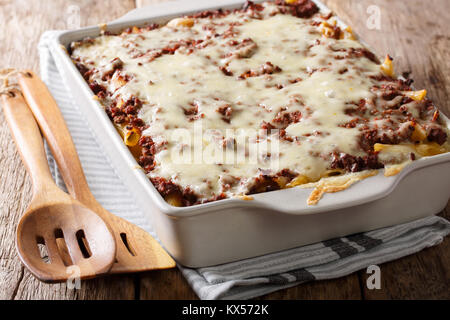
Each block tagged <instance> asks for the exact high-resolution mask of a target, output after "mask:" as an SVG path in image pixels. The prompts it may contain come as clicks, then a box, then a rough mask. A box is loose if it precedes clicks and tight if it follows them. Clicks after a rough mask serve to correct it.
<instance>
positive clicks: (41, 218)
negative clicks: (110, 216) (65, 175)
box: [2, 91, 116, 282]
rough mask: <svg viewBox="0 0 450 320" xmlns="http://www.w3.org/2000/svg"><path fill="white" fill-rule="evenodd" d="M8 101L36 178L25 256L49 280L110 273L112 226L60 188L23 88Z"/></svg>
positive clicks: (24, 233)
mask: <svg viewBox="0 0 450 320" xmlns="http://www.w3.org/2000/svg"><path fill="white" fill-rule="evenodd" d="M2 105H3V110H4V113H5V117H6V120H7V121H8V123H9V126H10V129H11V132H12V135H13V137H14V140H15V141H16V145H17V147H18V149H19V151H20V154H21V156H22V160H23V162H24V164H25V166H26V168H27V170H28V172H29V173H30V175H31V179H32V181H33V198H32V200H31V203H30V205H29V207H28V209H27V211H26V212H25V214H24V216H23V217H22V218H21V220H20V222H19V225H18V227H17V235H16V246H17V251H18V253H19V257H20V259H21V260H22V262H23V263H24V265H25V266H26V267H27V268H28V269H29V270H30V271H31V272H32V273H33V274H34V275H35V276H36V277H37V278H38V279H40V280H42V281H45V282H62V281H66V280H67V279H68V278H70V277H71V276H72V275H73V276H75V277H79V278H80V279H88V278H93V277H96V276H98V275H102V274H105V273H107V272H108V271H109V270H110V269H111V267H112V265H113V263H114V259H115V253H116V243H115V239H114V236H113V234H112V232H111V230H110V229H109V227H108V226H107V224H106V223H105V222H104V221H103V220H102V219H101V218H100V217H99V216H98V215H97V214H96V213H95V212H94V211H92V210H90V209H88V208H86V207H85V206H84V205H82V204H81V203H80V202H78V201H77V200H75V199H73V198H72V197H70V196H69V195H68V194H66V193H65V192H63V191H62V190H61V189H59V188H58V187H57V186H56V184H55V182H54V181H53V178H52V175H51V173H50V170H49V168H48V162H47V157H46V155H45V151H44V144H43V141H42V136H41V134H40V132H39V128H38V126H37V124H36V122H35V120H34V118H33V114H32V113H31V111H30V110H29V108H28V106H27V104H26V102H25V100H24V99H23V97H22V95H21V94H20V92H18V91H10V92H9V94H3V95H2ZM39 246H41V247H45V249H46V251H47V254H48V258H49V261H48V259H47V257H43V256H41V251H40V250H43V249H40V248H39ZM44 260H46V261H44ZM71 266H76V267H78V269H75V268H73V267H72V268H69V267H71Z"/></svg>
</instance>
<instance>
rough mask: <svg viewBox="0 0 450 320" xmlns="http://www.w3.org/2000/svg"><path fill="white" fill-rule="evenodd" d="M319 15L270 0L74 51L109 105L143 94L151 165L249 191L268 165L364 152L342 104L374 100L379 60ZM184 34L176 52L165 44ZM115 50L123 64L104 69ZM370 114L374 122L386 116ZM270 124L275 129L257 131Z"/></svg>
mask: <svg viewBox="0 0 450 320" xmlns="http://www.w3.org/2000/svg"><path fill="white" fill-rule="evenodd" d="M255 14H256V17H255ZM323 19H324V18H322V17H321V16H320V14H316V15H314V16H313V17H312V18H309V19H303V18H298V17H295V16H292V15H289V14H281V13H280V12H279V8H278V7H277V6H276V5H275V4H273V3H264V4H263V10H261V11H257V12H256V13H255V10H247V11H237V12H232V13H230V14H227V15H224V16H220V17H216V18H214V19H210V18H190V20H189V21H184V22H182V21H183V19H179V20H177V21H173V22H172V23H169V24H168V25H166V26H162V27H160V28H157V29H155V30H151V31H142V30H139V32H136V33H123V34H121V35H103V36H101V37H98V38H96V39H93V40H91V41H89V42H85V43H80V44H76V45H74V49H73V52H72V58H73V59H75V60H76V61H78V62H81V63H83V65H85V66H87V67H88V68H89V69H91V70H92V71H93V72H91V75H90V80H91V81H96V82H97V83H99V84H102V85H103V86H105V87H106V90H107V92H108V96H107V97H106V98H105V99H104V101H103V103H104V104H105V105H108V104H114V103H116V102H117V101H118V100H120V99H121V100H123V101H126V100H127V99H129V98H130V97H132V96H134V97H137V98H139V99H140V101H142V107H141V108H140V109H139V113H138V118H140V119H142V120H143V121H144V123H145V124H146V129H145V130H144V131H143V132H142V135H143V136H150V137H152V139H153V141H154V142H155V143H156V145H158V148H157V152H156V154H155V168H154V169H153V170H151V171H150V172H148V176H149V177H150V178H154V177H162V178H164V179H166V180H168V181H172V182H173V183H176V184H177V185H179V186H181V187H182V188H184V189H186V188H187V189H189V190H191V191H193V192H194V193H195V194H196V195H197V196H198V198H199V202H202V201H207V200H208V199H212V198H214V197H215V196H218V195H219V194H222V195H223V194H224V195H225V196H226V197H230V196H236V195H238V194H246V193H248V192H249V191H250V190H251V188H252V187H253V186H254V184H255V181H257V179H258V177H260V176H261V175H262V174H263V175H269V176H273V175H276V174H277V173H278V172H280V171H281V170H282V169H289V170H290V171H291V172H293V173H295V174H298V175H302V176H305V177H307V178H308V181H317V180H319V179H320V178H321V177H323V175H324V173H325V172H326V171H327V170H328V169H330V167H331V161H332V157H331V154H333V153H344V154H350V155H352V156H354V157H364V156H366V155H367V150H364V149H363V148H362V147H361V145H360V136H361V130H362V129H361V128H362V127H363V126H364V125H366V124H364V123H362V124H361V123H359V124H357V125H356V126H354V127H351V126H345V124H346V123H349V122H350V121H351V120H352V119H354V118H355V117H354V116H352V115H349V114H348V112H346V110H347V109H348V108H349V105H352V103H358V102H359V101H362V100H364V101H374V100H375V99H376V97H377V92H375V91H374V90H373V87H374V85H375V84H377V83H378V82H377V81H376V80H374V79H375V77H376V76H379V75H380V74H381V71H380V65H379V64H378V63H376V62H374V61H373V59H369V58H368V57H366V56H364V55H360V56H351V55H349V54H348V53H349V52H352V51H353V52H354V51H357V50H363V49H365V48H364V47H363V46H362V45H361V44H360V43H359V42H357V41H355V40H351V38H352V37H346V38H343V39H334V38H328V37H326V36H324V35H323V34H322V32H321V28H322V27H321V26H320V21H323ZM180 21H181V22H180ZM342 32H344V31H342ZM198 40H202V41H198ZM183 41H184V42H186V41H190V43H194V41H197V42H195V44H194V45H189V44H185V43H184V42H183ZM176 45H178V46H179V47H178V48H177V49H176V50H175V51H174V53H173V54H167V53H162V54H160V53H161V51H160V50H161V49H162V48H168V47H169V48H172V47H174V46H176ZM116 58H119V59H120V61H121V63H122V64H121V66H120V69H118V71H117V72H114V73H113V75H112V76H111V77H110V78H107V79H105V74H107V72H108V71H109V70H111V68H112V66H111V64H112V61H113V60H114V59H116ZM116 61H117V60H116ZM112 70H113V71H114V69H112ZM119 76H122V77H125V76H126V78H127V79H126V81H125V82H121V81H117V78H118V77H119ZM353 106H354V105H353ZM221 108H222V109H221ZM227 108H228V109H227ZM227 110H228V111H229V112H228V113H227V112H226V111H227ZM411 112H416V113H417V112H418V111H417V110H416V108H412V111H411ZM296 116H297V117H296ZM277 119H278V120H277ZM293 119H294V120H293ZM372 120H373V121H372V122H371V123H372V126H374V127H379V128H381V127H382V126H383V125H384V124H385V123H384V121H385V119H382V118H379V119H372ZM265 123H266V124H270V125H271V127H270V128H271V129H272V130H270V131H269V132H266V133H261V132H260V131H259V130H260V129H261V127H264V124H265ZM276 129H277V130H278V131H276ZM280 131H282V132H283V134H282V135H280ZM286 137H287V138H286ZM245 141H246V142H247V143H244V142H245ZM252 148H253V149H252ZM253 151H254V152H253ZM221 152H222V153H221ZM236 154H237V155H238V156H236ZM236 158H237V159H236ZM387 161H390V159H387Z"/></svg>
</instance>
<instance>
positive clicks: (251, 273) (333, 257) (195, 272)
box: [39, 31, 450, 299]
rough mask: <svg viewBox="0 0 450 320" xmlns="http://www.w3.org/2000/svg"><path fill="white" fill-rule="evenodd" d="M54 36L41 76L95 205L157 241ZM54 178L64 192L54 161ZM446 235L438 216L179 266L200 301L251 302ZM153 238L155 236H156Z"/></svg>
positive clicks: (44, 51) (43, 48)
mask: <svg viewBox="0 0 450 320" xmlns="http://www.w3.org/2000/svg"><path fill="white" fill-rule="evenodd" d="M56 34H57V32H56V31H49V32H46V33H44V34H43V35H42V38H41V41H40V43H39V53H40V63H41V76H42V79H43V80H44V81H45V82H46V83H47V85H48V87H49V89H50V91H51V93H52V94H53V96H54V97H55V99H56V101H57V102H58V105H59V107H60V109H61V111H62V113H63V115H64V118H65V120H66V122H67V125H68V127H69V130H70V132H71V134H72V137H73V140H74V141H75V144H76V147H77V150H78V154H79V156H80V159H81V162H82V165H83V168H84V171H85V173H86V177H87V180H88V183H89V186H90V187H91V189H92V192H93V193H94V195H95V197H96V198H97V200H98V201H99V202H100V203H101V204H102V205H103V206H104V207H105V208H106V209H107V210H110V211H111V212H114V213H115V214H117V215H118V216H121V217H122V218H125V219H127V220H129V221H131V222H133V223H135V224H137V225H139V226H140V227H142V228H143V229H145V230H147V231H149V232H150V233H152V234H153V236H155V234H154V233H153V231H152V227H151V225H150V224H149V221H148V220H147V219H145V218H144V215H143V214H141V212H140V211H139V208H138V207H137V206H136V204H135V201H134V200H133V195H132V194H131V193H130V192H129V191H128V190H127V188H125V186H124V185H123V183H122V181H121V180H120V179H119V178H118V176H117V174H116V172H115V171H114V169H113V168H112V166H111V165H110V162H109V160H108V157H107V156H106V155H105V154H104V153H103V151H102V146H101V145H99V144H98V143H97V142H96V140H95V137H94V136H93V135H92V133H91V132H90V131H89V130H88V129H87V128H86V122H85V121H84V120H83V115H82V114H81V113H80V112H79V110H78V108H77V106H76V105H75V104H74V103H73V100H72V98H71V94H70V92H69V91H68V90H66V88H65V86H64V83H63V80H62V78H61V77H60V75H59V73H58V67H57V65H56V64H55V62H54V60H53V58H52V54H51V52H50V50H49V48H48V43H49V41H51V40H52V39H53V37H54V36H55V35H56ZM49 162H50V165H51V167H52V171H53V173H54V176H55V179H56V181H57V183H58V185H60V186H62V187H63V185H64V184H63V182H62V180H61V177H60V176H59V174H58V171H57V168H56V165H55V162H54V160H53V159H52V158H51V156H49ZM449 233H450V223H449V222H448V221H447V220H445V219H444V218H440V217H437V216H432V217H428V218H425V219H421V220H417V221H413V222H410V223H406V224H402V225H398V226H394V227H390V228H384V229H379V230H375V231H371V232H367V233H363V234H356V235H351V236H348V237H344V238H339V239H333V240H329V241H324V242H321V243H316V244H312V245H307V246H303V247H299V248H295V249H291V250H286V251H283V252H277V253H273V254H268V255H265V256H260V257H257V258H251V259H246V260H242V261H237V262H233V263H228V264H224V265H219V266H214V267H208V268H199V269H189V268H185V267H183V266H178V267H179V269H180V270H181V272H182V273H183V275H184V276H185V277H186V279H187V281H188V282H189V284H190V285H191V286H192V288H193V289H194V290H195V292H196V293H197V295H198V296H199V297H200V298H201V299H249V298H253V297H257V296H260V295H263V294H266V293H269V292H273V291H276V290H279V289H283V288H287V287H291V286H295V285H298V284H301V283H304V282H307V281H313V280H324V279H332V278H337V277H342V276H345V275H348V274H351V273H353V272H355V271H357V270H360V269H363V268H366V267H368V266H370V265H374V264H381V263H384V262H387V261H392V260H395V259H398V258H401V257H404V256H407V255H410V254H413V253H415V252H418V251H420V250H422V249H424V248H427V247H430V246H434V245H437V244H438V243H440V242H442V240H443V238H444V237H445V236H446V235H448V234H449ZM155 237H156V236H155Z"/></svg>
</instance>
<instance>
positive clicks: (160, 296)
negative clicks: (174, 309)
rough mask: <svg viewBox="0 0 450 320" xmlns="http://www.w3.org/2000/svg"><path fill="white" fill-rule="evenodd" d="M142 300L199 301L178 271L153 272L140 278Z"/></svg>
mask: <svg viewBox="0 0 450 320" xmlns="http://www.w3.org/2000/svg"><path fill="white" fill-rule="evenodd" d="M140 288H141V289H140V299H142V300H175V299H183V300H198V297H197V295H196V294H195V293H194V291H193V290H192V288H191V287H190V286H189V284H188V283H187V281H186V279H185V278H184V277H183V275H182V274H181V272H180V271H179V270H178V269H171V270H162V271H152V272H147V273H145V274H142V275H141V277H140Z"/></svg>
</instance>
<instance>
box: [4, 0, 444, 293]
mask: <svg viewBox="0 0 450 320" xmlns="http://www.w3.org/2000/svg"><path fill="white" fill-rule="evenodd" d="M163 1H168V0H109V1H100V0H96V1H89V0H82V1H74V0H71V1H67V0H15V1H13V0H0V21H1V22H2V23H1V27H0V28H2V30H1V31H2V32H0V43H1V45H0V61H1V62H0V68H5V67H16V68H22V69H23V68H29V69H33V70H35V71H38V70H39V60H38V56H37V49H36V46H37V43H38V40H39V37H40V35H41V34H42V32H43V31H45V30H49V29H73V28H76V27H78V26H86V25H93V24H98V23H102V22H105V21H108V20H113V19H115V18H118V17H120V16H121V15H123V14H125V13H126V12H128V11H129V10H131V9H133V8H135V7H142V6H145V5H149V4H154V3H157V2H163ZM169 1H170V0H169ZM186 1H189V0H186ZM324 2H326V4H327V5H328V6H329V7H330V8H331V9H333V10H334V11H335V12H336V13H337V14H338V15H339V16H340V17H341V18H342V19H343V20H344V21H345V22H347V23H348V24H349V25H351V26H352V27H353V29H354V31H355V32H356V33H357V34H358V35H360V36H361V37H362V38H363V39H364V40H365V41H366V43H367V44H368V45H369V46H370V47H372V48H373V50H374V51H375V52H376V53H378V54H379V55H384V54H386V53H389V54H391V56H393V57H394V58H395V64H396V68H397V73H402V72H411V73H412V78H413V79H415V86H416V87H417V88H418V89H421V88H426V89H427V90H428V95H429V97H430V98H431V99H433V101H434V102H435V103H436V105H438V106H439V107H440V108H441V110H444V113H446V114H447V116H449V115H450V104H449V102H448V101H449V100H450V99H449V98H450V31H449V28H448V26H447V23H448V21H450V1H448V0H429V1H422V0H408V1H403V0H325V1H324ZM377 18H379V19H377ZM0 148H1V149H0V150H1V152H0V299H197V296H196V295H195V293H194V292H193V291H192V289H191V288H190V287H189V286H188V284H187V283H186V281H185V280H184V278H183V276H182V275H181V273H180V272H179V271H178V270H176V269H174V270H165V271H156V272H149V273H145V274H139V275H129V276H109V277H107V278H104V279H98V280H91V281H84V282H82V284H81V288H80V289H77V290H73V289H68V288H67V286H66V285H65V284H53V285H49V284H44V283H41V282H39V281H37V280H36V279H34V278H33V276H31V275H30V273H29V272H28V271H27V270H25V269H24V268H23V267H22V265H21V264H20V262H19V260H18V258H17V255H16V251H15V247H14V234H15V228H16V225H17V222H18V220H19V217H20V216H21V214H22V213H23V211H24V210H25V208H26V207H27V205H28V203H29V201H30V192H31V186H30V180H29V178H28V176H27V174H26V172H25V169H24V167H23V165H22V163H21V161H20V159H19V156H18V153H17V151H16V148H15V146H14V143H13V142H12V139H11V136H10V134H9V132H8V129H7V126H6V123H5V119H4V116H3V114H2V113H1V112H0ZM441 215H442V216H444V217H446V218H447V219H450V206H447V209H446V210H445V211H444V212H442V213H441ZM380 268H381V289H380V290H368V289H367V286H366V279H367V276H368V275H367V274H366V272H365V271H364V270H363V271H360V272H358V273H354V274H352V275H349V276H347V277H343V278H340V279H335V280H330V281H317V282H312V283H307V284H304V285H301V286H297V287H294V288H290V289H286V290H281V291H278V292H275V293H272V294H269V295H266V296H263V297H261V298H260V299H450V290H449V287H450V286H449V285H450V240H449V239H446V240H444V242H443V243H442V244H440V245H438V246H436V247H433V248H428V249H426V250H423V251H422V252H420V253H418V254H414V255H411V256H408V257H405V258H403V259H400V260H397V261H393V262H389V263H386V264H383V265H381V266H380Z"/></svg>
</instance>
